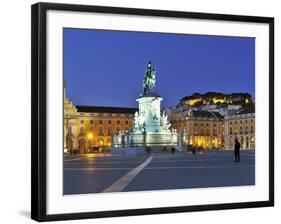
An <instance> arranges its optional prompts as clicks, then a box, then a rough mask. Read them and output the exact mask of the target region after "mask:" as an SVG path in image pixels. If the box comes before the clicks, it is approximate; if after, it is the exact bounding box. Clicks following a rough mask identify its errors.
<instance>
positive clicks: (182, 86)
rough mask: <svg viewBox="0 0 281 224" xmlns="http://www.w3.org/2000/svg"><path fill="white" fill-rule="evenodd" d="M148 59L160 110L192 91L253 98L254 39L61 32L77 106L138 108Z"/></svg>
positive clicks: (67, 75)
mask: <svg viewBox="0 0 281 224" xmlns="http://www.w3.org/2000/svg"><path fill="white" fill-rule="evenodd" d="M148 60H151V61H152V65H153V66H154V67H155V68H156V88H155V91H156V92H157V93H158V94H159V95H161V96H162V97H163V98H164V100H163V101H162V106H164V107H167V106H173V105H176V104H177V103H178V101H179V99H180V98H182V97H184V96H186V95H191V94H192V93H194V92H200V93H205V92H208V91H216V92H223V93H232V92H247V93H250V94H251V95H252V96H253V97H254V93H255V39H254V38H239V37H220V36H200V35H182V34H160V33H144V32H124V31H120V32H118V31H101V30H86V29H64V79H65V81H66V85H67V97H68V98H69V99H70V100H72V101H73V102H74V103H75V104H79V105H98V106H121V107H137V103H136V101H135V99H136V98H137V97H138V96H139V95H140V93H141V91H142V80H143V76H144V71H145V68H146V65H147V62H148Z"/></svg>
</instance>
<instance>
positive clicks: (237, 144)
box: [234, 137, 240, 163]
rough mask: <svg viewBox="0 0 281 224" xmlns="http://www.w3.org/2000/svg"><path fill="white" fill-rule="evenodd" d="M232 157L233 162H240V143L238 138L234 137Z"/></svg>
mask: <svg viewBox="0 0 281 224" xmlns="http://www.w3.org/2000/svg"><path fill="white" fill-rule="evenodd" d="M234 157H235V162H236V163H237V162H238V163H239V162H240V142H239V141H238V138H237V137H235V144H234Z"/></svg>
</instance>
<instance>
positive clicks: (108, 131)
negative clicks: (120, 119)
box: [107, 127, 112, 135]
mask: <svg viewBox="0 0 281 224" xmlns="http://www.w3.org/2000/svg"><path fill="white" fill-rule="evenodd" d="M111 134H112V131H111V127H109V128H108V129H107V135H111Z"/></svg>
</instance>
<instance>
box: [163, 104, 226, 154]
mask: <svg viewBox="0 0 281 224" xmlns="http://www.w3.org/2000/svg"><path fill="white" fill-rule="evenodd" d="M169 120H170V122H171V127H172V129H176V130H177V132H179V131H180V130H181V131H183V130H185V131H186V144H188V145H193V146H195V147H202V148H208V149H222V148H224V117H223V116H222V115H221V114H220V113H218V112H209V111H197V110H194V111H192V110H186V111H183V112H179V111H178V112H174V113H173V112H172V113H171V115H170V117H169Z"/></svg>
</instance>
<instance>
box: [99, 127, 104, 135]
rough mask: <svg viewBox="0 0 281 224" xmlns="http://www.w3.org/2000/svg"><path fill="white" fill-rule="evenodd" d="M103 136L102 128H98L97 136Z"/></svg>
mask: <svg viewBox="0 0 281 224" xmlns="http://www.w3.org/2000/svg"><path fill="white" fill-rule="evenodd" d="M102 135H103V129H102V127H99V136H102Z"/></svg>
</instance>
